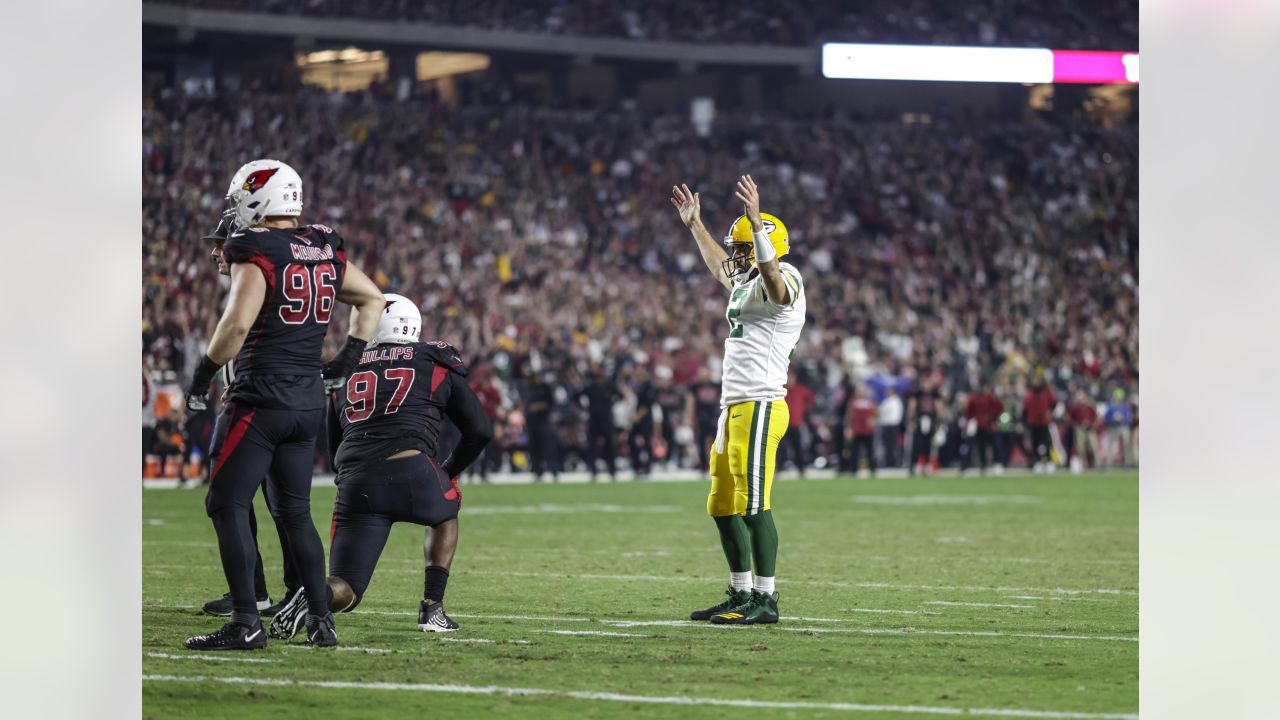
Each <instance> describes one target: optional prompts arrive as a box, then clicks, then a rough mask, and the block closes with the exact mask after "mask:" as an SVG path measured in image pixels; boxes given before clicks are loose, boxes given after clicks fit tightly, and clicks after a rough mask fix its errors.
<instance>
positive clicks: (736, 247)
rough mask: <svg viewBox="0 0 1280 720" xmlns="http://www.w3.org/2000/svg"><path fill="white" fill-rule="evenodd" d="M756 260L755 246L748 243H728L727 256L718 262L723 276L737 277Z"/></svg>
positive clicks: (747, 269)
mask: <svg viewBox="0 0 1280 720" xmlns="http://www.w3.org/2000/svg"><path fill="white" fill-rule="evenodd" d="M755 262H756V248H755V246H754V245H752V244H750V243H738V242H735V243H730V244H729V257H727V258H725V259H724V261H723V262H721V263H720V265H721V267H723V268H724V276H725V277H737V276H738V275H741V274H742V273H745V272H747V271H749V270H750V269H751V267H752V266H753V265H755Z"/></svg>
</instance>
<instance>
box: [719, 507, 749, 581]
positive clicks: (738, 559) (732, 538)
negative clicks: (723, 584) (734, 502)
mask: <svg viewBox="0 0 1280 720" xmlns="http://www.w3.org/2000/svg"><path fill="white" fill-rule="evenodd" d="M712 519H713V520H715V521H716V529H717V530H719V531H720V546H721V547H723V548H724V558H725V559H726V560H728V561H729V571H730V572H736V573H740V572H751V535H750V534H749V533H748V532H747V526H746V523H744V522H743V521H742V516H741V515H726V516H725V517H717V518H712Z"/></svg>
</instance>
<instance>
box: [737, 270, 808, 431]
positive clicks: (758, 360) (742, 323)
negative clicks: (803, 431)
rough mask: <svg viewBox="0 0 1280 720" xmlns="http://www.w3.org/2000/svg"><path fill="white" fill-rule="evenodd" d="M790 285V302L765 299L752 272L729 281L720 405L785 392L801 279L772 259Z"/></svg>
mask: <svg viewBox="0 0 1280 720" xmlns="http://www.w3.org/2000/svg"><path fill="white" fill-rule="evenodd" d="M778 266H779V268H781V270H782V277H783V279H784V280H786V282H787V286H788V287H789V288H790V289H791V302H790V303H789V304H787V305H778V304H776V303H774V302H772V301H770V300H769V298H768V297H767V296H766V295H765V292H764V283H763V281H762V280H761V279H760V274H759V273H758V272H755V271H752V272H751V273H750V274H749V275H748V276H747V279H745V280H743V281H741V282H737V283H734V285H733V289H732V291H731V292H730V294H729V308H728V310H727V311H726V312H725V317H726V318H727V319H728V320H729V337H727V338H725V341H724V367H723V369H722V371H721V384H720V405H721V407H728V406H730V405H735V404H737V403H740V402H747V401H754V400H760V401H764V400H781V399H782V398H785V397H786V396H787V367H788V366H789V365H790V364H791V352H792V351H793V350H795V347H796V343H797V342H799V341H800V330H801V329H802V328H804V313H805V299H804V280H803V279H802V278H801V277H800V271H799V270H796V269H795V267H793V266H792V265H789V264H787V263H784V262H783V263H778Z"/></svg>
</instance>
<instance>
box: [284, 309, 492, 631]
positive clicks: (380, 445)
mask: <svg viewBox="0 0 1280 720" xmlns="http://www.w3.org/2000/svg"><path fill="white" fill-rule="evenodd" d="M421 328H422V315H421V314H420V313H419V312H418V308H417V306H416V305H414V303H413V302H411V301H410V300H408V299H407V298H404V297H402V296H400V295H387V296H386V308H385V310H384V311H383V314H382V320H381V321H380V322H379V323H378V330H377V332H376V333H375V335H374V337H373V340H372V342H370V344H369V347H368V349H366V350H365V351H364V354H363V356H362V357H361V358H360V362H359V364H358V365H357V366H356V367H355V371H354V372H353V373H352V374H351V376H350V377H348V378H347V382H346V385H345V387H342V388H339V389H338V391H337V392H336V393H335V394H334V397H333V398H331V400H332V402H331V403H330V413H329V415H328V426H329V436H330V445H329V446H330V447H331V448H335V447H336V448H337V456H336V457H335V458H334V465H335V466H336V467H337V470H338V477H337V483H338V498H337V501H336V502H335V503H334V507H333V530H332V533H333V535H332V538H331V542H330V549H329V574H330V576H331V577H330V578H329V585H330V588H331V594H330V598H329V602H328V605H327V608H328V609H330V610H334V611H346V610H351V609H353V608H354V607H355V606H356V605H357V604H358V603H359V602H360V598H361V597H362V596H363V595H364V592H365V590H366V589H367V588H368V587H369V579H370V578H371V577H372V576H373V568H374V566H375V565H377V563H378V557H379V556H380V555H381V554H382V548H383V547H384V546H385V545H386V543H387V536H388V535H389V534H390V533H391V525H392V523H396V522H411V523H416V524H418V525H426V526H427V534H426V540H425V542H424V544H423V554H424V555H425V556H426V579H425V583H424V587H423V599H422V602H421V603H420V604H419V606H418V627H419V628H421V629H422V630H424V631H426V632H447V631H450V630H457V629H458V625H457V623H455V622H454V621H453V620H451V619H450V618H449V616H448V615H446V614H445V612H444V590H445V584H446V582H447V581H448V579H449V567H450V564H451V563H452V562H453V551H454V548H455V547H456V546H457V543H458V509H459V507H461V504H462V496H461V493H460V492H459V490H458V476H459V475H461V474H462V471H463V470H466V469H467V466H468V465H470V464H471V463H472V462H473V461H474V460H475V459H476V458H477V457H478V456H479V455H480V453H481V452H482V451H483V450H484V448H485V445H487V444H488V443H489V439H490V438H491V437H492V436H493V424H492V422H491V421H490V419H489V416H488V415H487V414H486V413H485V410H484V406H483V405H482V404H481V402H480V398H478V397H476V394H475V392H474V391H472V389H471V387H470V386H469V385H468V384H467V381H466V376H467V366H466V364H464V363H463V362H462V358H461V357H460V356H459V355H458V351H457V350H454V349H453V348H452V347H451V346H449V345H447V344H445V343H442V342H425V343H424V342H419V340H418V337H419V335H420V334H421ZM446 419H448V421H450V422H452V423H453V424H454V425H455V426H456V427H457V429H458V431H459V434H460V435H461V437H460V439H459V440H458V443H457V445H456V446H455V447H454V448H453V452H452V453H450V455H449V457H448V459H446V460H444V461H443V462H437V461H436V460H435V456H436V451H437V448H438V443H439V440H440V427H441V425H442V424H443V423H444V421H445V420H446ZM312 602H314V599H312V598H311V595H310V593H298V595H296V596H295V597H294V599H293V600H291V601H290V602H289V603H288V604H287V605H285V607H284V608H282V609H281V610H280V612H279V613H278V614H277V615H276V616H275V618H273V619H272V621H271V634H272V636H275V637H285V638H287V637H291V636H292V634H293V633H294V632H297V628H298V627H299V625H300V624H301V621H300V619H299V618H300V617H301V616H302V615H303V614H305V613H307V612H308V608H309V607H315V605H311V604H310V603H312Z"/></svg>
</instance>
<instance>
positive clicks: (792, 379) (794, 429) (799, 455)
mask: <svg viewBox="0 0 1280 720" xmlns="http://www.w3.org/2000/svg"><path fill="white" fill-rule="evenodd" d="M811 407H813V391H812V390H810V389H809V386H808V385H806V384H804V382H802V381H801V380H800V379H799V378H798V377H797V376H796V371H795V370H788V371H787V411H788V413H789V417H788V419H787V433H786V434H785V435H783V436H782V448H781V450H782V456H781V457H779V458H778V469H779V470H781V469H782V468H783V467H784V466H785V464H786V463H787V462H790V463H791V464H792V465H794V466H795V469H796V470H797V471H798V472H799V473H800V477H804V469H805V468H806V467H808V466H809V458H808V453H806V452H805V448H804V446H805V442H804V441H805V434H806V433H807V432H808V427H807V425H806V420H807V418H808V417H809V408H811Z"/></svg>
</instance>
